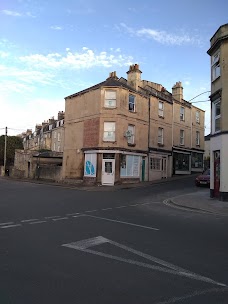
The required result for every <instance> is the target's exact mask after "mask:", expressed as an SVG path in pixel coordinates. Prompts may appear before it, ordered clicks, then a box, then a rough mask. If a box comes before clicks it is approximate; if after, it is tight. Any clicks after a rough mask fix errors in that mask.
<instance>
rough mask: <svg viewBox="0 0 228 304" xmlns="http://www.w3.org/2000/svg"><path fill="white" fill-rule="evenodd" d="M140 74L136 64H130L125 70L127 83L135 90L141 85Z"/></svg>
mask: <svg viewBox="0 0 228 304" xmlns="http://www.w3.org/2000/svg"><path fill="white" fill-rule="evenodd" d="M141 74H142V72H141V71H140V69H139V65H138V64H132V65H130V67H129V71H128V72H127V84H128V85H129V86H130V87H132V88H133V89H135V90H138V87H139V86H140V85H141Z"/></svg>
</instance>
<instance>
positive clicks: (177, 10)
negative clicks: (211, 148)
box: [0, 0, 228, 135]
mask: <svg viewBox="0 0 228 304" xmlns="http://www.w3.org/2000/svg"><path fill="white" fill-rule="evenodd" d="M227 11H228V2H227V0H217V1H216V2H215V1H211V0H208V1H204V0H202V1H200V0H198V1H196V0H191V1H186V0H182V1H180V0H173V1H169V0H166V1H165V0H160V1H153V0H144V1H135V0H131V1H129V0H124V1H119V0H116V1H103V0H89V1H85V0H83V1H80V0H74V1H73V0H64V1H56V0H55V1H54V0H50V1H42V0H37V1H36V0H1V2H0V113H1V118H0V134H3V133H4V129H3V128H4V127H5V126H7V127H8V128H9V135H15V134H18V133H21V132H22V131H25V130H26V129H27V128H31V129H33V130H34V128H35V125H36V124H37V123H41V122H42V121H44V120H48V119H49V118H51V117H52V116H54V117H55V118H56V116H57V113H58V111H62V110H64V97H66V96H68V95H70V94H73V93H75V92H77V91H80V90H83V89H85V88H87V87H89V86H91V85H94V84H96V83H99V82H101V81H103V80H105V79H106V78H107V77H108V75H109V72H112V71H116V72H117V76H118V77H126V72H127V71H128V68H129V65H130V64H133V63H138V64H139V65H140V69H141V71H142V72H143V73H142V79H145V80H150V81H153V82H157V83H161V84H162V85H163V86H164V87H165V88H166V89H167V90H169V91H171V90H172V86H173V85H174V84H175V83H176V82H177V81H182V84H183V87H184V98H185V99H186V100H190V99H192V98H193V97H195V96H196V95H198V94H200V93H202V92H205V91H208V90H210V58H209V56H208V55H207V53H206V52H207V50H208V48H209V45H210V38H211V36H212V35H213V34H214V32H215V31H216V30H217V29H218V28H219V26H220V25H222V24H225V23H227V22H228V19H227V16H228V15H227ZM208 96H209V94H203V95H201V96H199V97H198V98H196V99H194V100H193V101H205V100H208ZM195 105H196V106H198V107H200V108H202V109H204V110H206V120H205V127H206V129H205V134H208V133H209V132H210V103H209V102H202V103H196V104H195Z"/></svg>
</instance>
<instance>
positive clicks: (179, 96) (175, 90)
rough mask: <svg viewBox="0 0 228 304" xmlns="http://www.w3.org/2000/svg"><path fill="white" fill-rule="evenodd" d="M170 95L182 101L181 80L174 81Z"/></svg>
mask: <svg viewBox="0 0 228 304" xmlns="http://www.w3.org/2000/svg"><path fill="white" fill-rule="evenodd" d="M172 95H173V98H174V99H176V100H178V101H179V102H183V87H182V83H181V81H178V82H176V84H175V85H174V86H173V87H172Z"/></svg>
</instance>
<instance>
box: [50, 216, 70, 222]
mask: <svg viewBox="0 0 228 304" xmlns="http://www.w3.org/2000/svg"><path fill="white" fill-rule="evenodd" d="M68 219H69V217H66V216H65V217H59V218H53V219H52V220H53V221H62V220H68Z"/></svg>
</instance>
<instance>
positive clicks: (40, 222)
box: [29, 221, 47, 225]
mask: <svg viewBox="0 0 228 304" xmlns="http://www.w3.org/2000/svg"><path fill="white" fill-rule="evenodd" d="M42 223H47V221H37V222H30V223H29V225H35V224H42Z"/></svg>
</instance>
